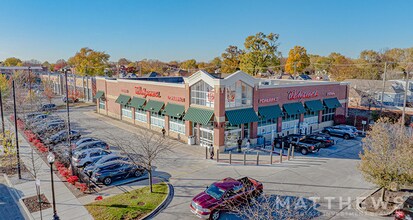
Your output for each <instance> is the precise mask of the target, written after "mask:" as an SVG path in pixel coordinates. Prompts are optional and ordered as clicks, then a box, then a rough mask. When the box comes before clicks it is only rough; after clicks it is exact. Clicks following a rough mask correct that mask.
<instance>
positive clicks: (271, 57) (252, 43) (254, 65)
mask: <svg viewBox="0 0 413 220" xmlns="http://www.w3.org/2000/svg"><path fill="white" fill-rule="evenodd" d="M278 37H279V35H278V34H274V33H269V34H268V35H266V34H264V33H261V32H259V33H257V34H255V35H251V36H248V37H247V38H246V39H245V42H244V46H245V51H244V53H243V54H242V55H241V62H240V68H241V70H243V71H245V72H247V73H249V74H251V75H253V76H255V75H257V73H259V72H262V71H264V70H266V69H268V68H267V67H270V66H276V65H278V64H279V63H280V60H279V56H280V52H278V51H277V50H278V45H279V44H278V43H277V40H278Z"/></svg>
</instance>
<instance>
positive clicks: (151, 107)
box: [144, 100, 164, 113]
mask: <svg viewBox="0 0 413 220" xmlns="http://www.w3.org/2000/svg"><path fill="white" fill-rule="evenodd" d="M163 105H164V103H163V102H158V101H154V100H149V101H148V102H146V105H145V107H144V110H146V111H150V112H156V113H158V112H159V111H161V109H162V107H163Z"/></svg>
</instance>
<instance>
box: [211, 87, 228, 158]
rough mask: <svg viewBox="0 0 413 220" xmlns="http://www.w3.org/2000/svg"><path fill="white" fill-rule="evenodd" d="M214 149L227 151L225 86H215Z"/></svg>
mask: <svg viewBox="0 0 413 220" xmlns="http://www.w3.org/2000/svg"><path fill="white" fill-rule="evenodd" d="M214 149H215V151H219V152H224V151H225V88H224V86H222V88H221V86H215V87H214Z"/></svg>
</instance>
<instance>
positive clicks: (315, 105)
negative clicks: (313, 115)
mask: <svg viewBox="0 0 413 220" xmlns="http://www.w3.org/2000/svg"><path fill="white" fill-rule="evenodd" d="M304 104H305V107H307V108H308V109H309V110H310V111H312V112H317V111H321V110H323V109H324V106H323V103H321V101H320V100H311V101H306V102H305V103H304Z"/></svg>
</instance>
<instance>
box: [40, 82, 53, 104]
mask: <svg viewBox="0 0 413 220" xmlns="http://www.w3.org/2000/svg"><path fill="white" fill-rule="evenodd" d="M42 83H43V95H44V97H45V98H46V99H47V101H49V103H52V99H53V97H54V93H53V88H52V86H53V82H52V81H51V80H47V79H46V80H42Z"/></svg>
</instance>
